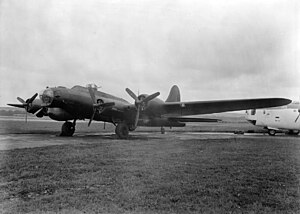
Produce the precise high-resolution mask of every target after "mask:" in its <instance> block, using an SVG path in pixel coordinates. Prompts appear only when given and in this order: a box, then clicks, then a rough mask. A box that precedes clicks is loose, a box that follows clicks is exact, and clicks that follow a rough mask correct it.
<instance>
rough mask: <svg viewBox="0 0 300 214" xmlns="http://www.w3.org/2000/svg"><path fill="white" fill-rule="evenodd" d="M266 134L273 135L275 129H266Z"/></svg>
mask: <svg viewBox="0 0 300 214" xmlns="http://www.w3.org/2000/svg"><path fill="white" fill-rule="evenodd" d="M268 134H269V135H271V136H274V135H275V134H276V130H274V129H268Z"/></svg>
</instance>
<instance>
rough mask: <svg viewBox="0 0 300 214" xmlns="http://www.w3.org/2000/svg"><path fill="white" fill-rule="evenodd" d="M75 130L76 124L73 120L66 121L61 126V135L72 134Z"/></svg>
mask: <svg viewBox="0 0 300 214" xmlns="http://www.w3.org/2000/svg"><path fill="white" fill-rule="evenodd" d="M74 132H75V126H74V125H73V123H71V122H65V123H64V124H63V125H62V127H61V133H60V136H68V137H70V136H72V135H73V134H74Z"/></svg>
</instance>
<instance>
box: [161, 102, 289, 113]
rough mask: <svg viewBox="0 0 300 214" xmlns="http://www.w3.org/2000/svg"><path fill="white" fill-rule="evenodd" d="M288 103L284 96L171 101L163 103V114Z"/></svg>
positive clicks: (253, 107) (221, 110)
mask: <svg viewBox="0 0 300 214" xmlns="http://www.w3.org/2000/svg"><path fill="white" fill-rule="evenodd" d="M289 103H291V100H289V99H284V98H259V99H239V100H214V101H194V102H173V103H165V104H164V106H163V111H164V114H167V115H196V114H212V113H220V112H227V111H239V110H246V109H257V108H269V107H276V106H283V105H287V104H289Z"/></svg>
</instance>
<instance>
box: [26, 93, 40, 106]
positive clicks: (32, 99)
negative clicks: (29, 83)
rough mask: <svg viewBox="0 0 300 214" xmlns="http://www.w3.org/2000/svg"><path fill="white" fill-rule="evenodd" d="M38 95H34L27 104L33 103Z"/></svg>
mask: <svg viewBox="0 0 300 214" xmlns="http://www.w3.org/2000/svg"><path fill="white" fill-rule="evenodd" d="M37 95H38V93H36V94H35V95H33V96H32V97H31V98H30V99H29V100H28V101H27V102H26V103H27V104H29V103H32V102H33V101H34V100H35V98H36V97H37Z"/></svg>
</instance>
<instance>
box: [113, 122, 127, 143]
mask: <svg viewBox="0 0 300 214" xmlns="http://www.w3.org/2000/svg"><path fill="white" fill-rule="evenodd" d="M115 132H116V134H117V135H118V137H119V138H121V139H126V138H128V135H129V128H128V125H127V124H125V123H119V124H118V125H117V127H116V129H115Z"/></svg>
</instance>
